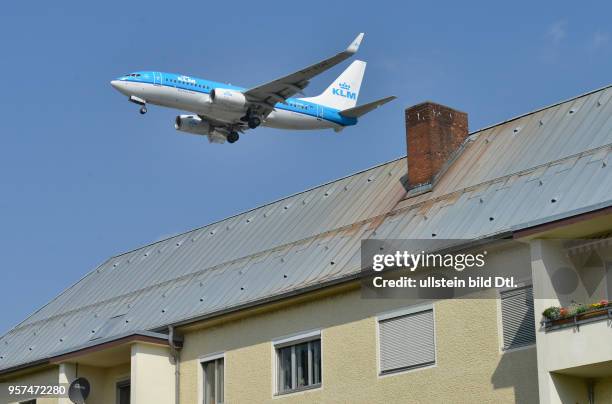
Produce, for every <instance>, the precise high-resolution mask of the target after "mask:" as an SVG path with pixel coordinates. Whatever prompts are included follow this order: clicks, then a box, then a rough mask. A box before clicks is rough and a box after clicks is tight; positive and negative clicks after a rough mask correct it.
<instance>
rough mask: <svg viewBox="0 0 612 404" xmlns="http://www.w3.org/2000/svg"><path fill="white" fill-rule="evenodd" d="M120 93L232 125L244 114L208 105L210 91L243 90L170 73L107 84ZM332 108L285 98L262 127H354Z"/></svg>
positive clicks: (351, 120) (145, 74)
mask: <svg viewBox="0 0 612 404" xmlns="http://www.w3.org/2000/svg"><path fill="white" fill-rule="evenodd" d="M111 84H112V85H113V87H115V88H116V89H117V90H118V91H120V92H121V93H123V94H125V95H127V96H128V97H137V99H141V100H143V101H146V103H148V104H154V105H159V106H163V107H168V108H175V109H179V110H184V111H189V112H191V113H194V114H197V115H199V116H200V117H202V118H210V119H211V120H214V121H221V122H224V123H227V124H232V123H234V122H237V121H239V120H240V118H241V117H243V116H244V115H245V113H246V107H245V108H236V107H235V106H226V105H223V104H218V103H215V102H211V91H212V90H214V89H218V90H217V91H219V90H221V91H222V90H234V91H240V92H242V91H244V90H245V89H244V88H241V87H237V86H233V85H230V84H224V83H219V82H215V81H210V80H204V79H199V78H195V77H190V76H185V75H179V74H174V73H163V72H153V71H143V72H136V73H131V74H129V75H126V76H122V77H120V78H118V79H117V80H113V81H112V82H111ZM339 112H340V111H339V110H337V109H334V108H330V107H326V106H323V105H319V104H316V103H313V102H309V101H306V100H304V99H300V98H288V99H287V100H286V101H285V102H278V103H276V104H275V105H274V110H273V111H272V112H271V113H270V114H269V115H268V116H267V117H266V118H265V119H264V120H263V121H262V123H261V124H262V126H268V127H271V128H278V129H291V130H308V129H327V128H331V129H334V130H340V129H342V128H343V127H345V126H351V125H355V124H356V123H357V119H356V118H349V117H344V116H342V115H341V114H340V113H339Z"/></svg>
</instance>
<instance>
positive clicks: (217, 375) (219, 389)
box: [202, 356, 225, 404]
mask: <svg viewBox="0 0 612 404" xmlns="http://www.w3.org/2000/svg"><path fill="white" fill-rule="evenodd" d="M224 362H225V360H224V358H223V356H220V357H217V358H215V359H210V360H205V361H203V362H202V370H203V371H204V404H223V400H224V388H223V386H224V380H223V379H224V372H223V368H224V366H225V363H224Z"/></svg>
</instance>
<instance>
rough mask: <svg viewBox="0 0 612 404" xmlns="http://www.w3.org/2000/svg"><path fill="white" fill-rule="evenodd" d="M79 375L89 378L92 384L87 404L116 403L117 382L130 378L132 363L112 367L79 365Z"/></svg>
mask: <svg viewBox="0 0 612 404" xmlns="http://www.w3.org/2000/svg"><path fill="white" fill-rule="evenodd" d="M78 376H79V377H85V378H87V380H89V382H90V384H91V394H90V396H89V398H88V399H87V404H111V403H113V404H114V403H115V401H116V394H117V390H116V388H117V387H116V386H117V382H118V381H120V380H125V379H129V378H130V364H129V363H126V364H123V365H119V366H114V367H111V368H99V367H93V366H84V365H79V368H78Z"/></svg>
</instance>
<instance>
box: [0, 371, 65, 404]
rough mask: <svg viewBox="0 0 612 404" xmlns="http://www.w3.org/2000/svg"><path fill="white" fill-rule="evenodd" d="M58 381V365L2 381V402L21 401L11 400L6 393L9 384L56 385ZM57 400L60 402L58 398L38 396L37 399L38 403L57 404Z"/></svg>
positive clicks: (0, 385) (0, 397)
mask: <svg viewBox="0 0 612 404" xmlns="http://www.w3.org/2000/svg"><path fill="white" fill-rule="evenodd" d="M57 381H58V368H57V366H54V367H51V368H49V369H46V370H42V371H37V372H34V373H30V374H27V375H23V376H19V377H15V378H13V379H10V380H6V381H4V382H2V383H0V403H2V404H5V403H10V404H13V403H15V404H17V403H18V402H19V401H13V400H10V399H9V398H7V396H6V395H5V394H4V392H6V391H7V390H6V389H7V387H8V385H26V386H41V385H42V386H46V385H56V384H57ZM9 400H10V401H9ZM57 402H58V399H57V398H38V399H37V401H36V403H37V404H57Z"/></svg>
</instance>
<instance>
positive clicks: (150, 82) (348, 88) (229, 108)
mask: <svg viewBox="0 0 612 404" xmlns="http://www.w3.org/2000/svg"><path fill="white" fill-rule="evenodd" d="M363 35H364V34H363V33H360V34H359V35H357V37H356V38H355V39H354V40H353V41H352V42H351V44H350V45H349V46H348V47H347V48H346V49H345V50H344V51H342V52H340V53H338V54H336V55H334V56H332V57H330V58H327V59H325V60H323V61H321V62H319V63H315V64H313V65H311V66H308V67H306V68H305V69H302V70H299V71H297V72H295V73H292V74H289V75H287V76H284V77H281V78H279V79H277V80H274V81H271V82H268V83H265V84H262V85H259V86H257V87H253V88H250V89H246V88H242V87H237V86H233V85H230V84H223V83H219V82H215V81H210V80H203V79H199V78H195V77H190V76H185V75H181V74H174V73H163V72H156V71H139V72H134V73H130V74H126V75H125V76H122V77H119V78H117V79H116V80H112V81H111V85H112V86H113V87H114V88H115V89H116V90H118V91H119V92H120V93H122V94H124V95H127V96H128V100H129V101H131V102H133V103H135V104H138V105H140V106H141V108H140V113H141V114H146V112H147V104H153V105H159V106H163V107H169V108H175V109H179V110H185V111H189V112H191V113H192V114H189V115H179V116H177V117H176V119H175V124H174V127H175V129H176V130H178V131H183V132H187V133H190V134H195V135H202V136H207V137H208V140H209V141H210V142H211V143H224V142H225V141H227V142H228V143H235V142H236V141H237V140H238V139H239V138H240V133H244V132H245V131H246V130H248V129H255V128H257V127H258V126H259V125H263V126H266V127H271V128H278V129H290V130H308V129H311V130H312V129H327V128H329V129H333V130H334V131H336V132H340V131H341V130H342V129H344V128H345V127H347V126H352V125H355V124H357V119H358V118H359V117H361V116H363V115H365V114H367V113H368V112H370V111H372V110H374V109H376V108H378V107H380V106H382V105H383V104H386V103H387V102H389V101H392V100H393V99H395V98H396V97H394V96H391V97H386V98H382V99H380V100H377V101H373V102H370V103H368V104H364V105H360V106H357V97H358V96H359V89H360V87H361V81H362V78H363V75H364V72H365V67H366V62H364V61H361V60H355V61H354V62H353V63H351V64H350V65H349V67H348V68H347V69H346V70H345V71H344V72H343V73H342V74H341V75H340V76H339V77H338V78H337V79H336V80H335V81H334V82H333V83H332V84H331V85H330V86H329V87H327V89H326V90H325V91H324V92H323V93H321V94H320V95H318V96H316V97H304V98H293V96H294V95H296V94H301V95H303V90H304V89H305V88H306V86H308V84H309V82H310V80H311V79H312V78H313V77H315V76H317V75H319V74H321V73H323V72H324V71H326V70H328V69H330V68H332V67H334V66H336V65H337V64H339V63H340V62H342V61H344V60H346V59H348V58H349V57H351V56H352V55H354V54H355V53H356V52H357V49H359V45H360V44H361V41H362V39H363Z"/></svg>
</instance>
